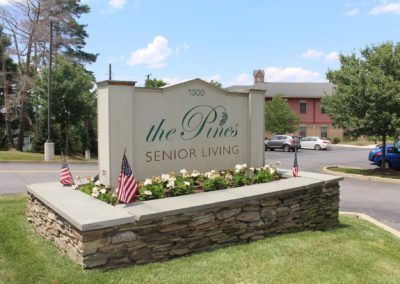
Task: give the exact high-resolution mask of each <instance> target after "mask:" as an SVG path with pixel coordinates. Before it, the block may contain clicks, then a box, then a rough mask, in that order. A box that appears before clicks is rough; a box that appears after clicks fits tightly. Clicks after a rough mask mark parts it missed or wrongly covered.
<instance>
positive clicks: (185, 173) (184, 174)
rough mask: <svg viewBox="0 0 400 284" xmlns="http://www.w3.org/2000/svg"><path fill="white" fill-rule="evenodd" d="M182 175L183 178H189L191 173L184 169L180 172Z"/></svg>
mask: <svg viewBox="0 0 400 284" xmlns="http://www.w3.org/2000/svg"><path fill="white" fill-rule="evenodd" d="M180 173H181V174H182V176H183V177H188V176H189V172H188V171H187V170H186V169H182V170H181V171H180Z"/></svg>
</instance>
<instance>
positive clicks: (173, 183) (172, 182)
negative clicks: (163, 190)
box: [167, 179, 175, 188]
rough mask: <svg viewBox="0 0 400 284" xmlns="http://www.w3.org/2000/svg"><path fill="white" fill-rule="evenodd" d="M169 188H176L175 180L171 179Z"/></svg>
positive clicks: (168, 184)
mask: <svg viewBox="0 0 400 284" xmlns="http://www.w3.org/2000/svg"><path fill="white" fill-rule="evenodd" d="M167 188H175V180H174V179H170V180H169V181H168V183H167Z"/></svg>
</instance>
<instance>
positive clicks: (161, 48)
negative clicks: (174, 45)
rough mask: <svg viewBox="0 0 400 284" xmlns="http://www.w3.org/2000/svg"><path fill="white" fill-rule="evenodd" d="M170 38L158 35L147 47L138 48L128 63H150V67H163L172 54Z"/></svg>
mask: <svg viewBox="0 0 400 284" xmlns="http://www.w3.org/2000/svg"><path fill="white" fill-rule="evenodd" d="M171 52H172V50H171V48H169V47H168V40H167V39H166V38H165V37H163V36H156V37H155V38H154V40H153V42H150V43H149V44H148V45H147V47H146V48H141V49H138V50H136V51H135V52H133V53H132V54H131V58H130V59H129V60H128V61H127V64H128V65H131V66H133V65H141V64H144V65H148V66H149V67H150V68H162V67H164V66H165V60H166V59H167V58H168V57H169V56H170V55H171Z"/></svg>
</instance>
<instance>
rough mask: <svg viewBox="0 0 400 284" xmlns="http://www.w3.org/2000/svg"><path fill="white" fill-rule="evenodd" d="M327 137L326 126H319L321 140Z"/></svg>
mask: <svg viewBox="0 0 400 284" xmlns="http://www.w3.org/2000/svg"><path fill="white" fill-rule="evenodd" d="M327 137H328V126H326V125H321V138H327Z"/></svg>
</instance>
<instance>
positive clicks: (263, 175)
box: [253, 170, 274, 183]
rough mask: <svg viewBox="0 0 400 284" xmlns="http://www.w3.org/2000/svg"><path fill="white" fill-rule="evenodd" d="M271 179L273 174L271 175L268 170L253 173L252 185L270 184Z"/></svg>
mask: <svg viewBox="0 0 400 284" xmlns="http://www.w3.org/2000/svg"><path fill="white" fill-rule="evenodd" d="M273 179H274V178H273V174H271V172H270V171H269V170H261V171H258V172H256V173H254V177H253V180H254V183H265V182H270V181H272V180H273Z"/></svg>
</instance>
